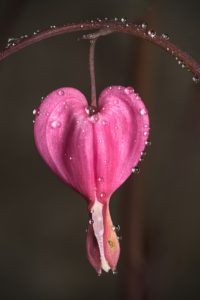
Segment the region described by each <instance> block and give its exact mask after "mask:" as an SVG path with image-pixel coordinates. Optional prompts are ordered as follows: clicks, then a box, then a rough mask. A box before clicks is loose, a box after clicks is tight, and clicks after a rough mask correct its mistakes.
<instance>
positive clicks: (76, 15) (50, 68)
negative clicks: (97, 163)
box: [0, 0, 200, 300]
mask: <svg viewBox="0 0 200 300" xmlns="http://www.w3.org/2000/svg"><path fill="white" fill-rule="evenodd" d="M199 11H200V4H199V1H167V0H166V1H159V0H157V1H153V0H152V1H150V0H149V1H147V0H146V1H145V0H143V1H142V0H129V1H128V0H126V1H125V0H124V1H118V0H110V1H108V0H107V1H104V0H101V1H95V0H93V1H90V0H85V1H81V0H79V1H78V0H73V1H64V0H61V1H60V0H58V1H52V0H49V1H47V0H46V1H31V0H29V1H28V0H27V1H25V0H23V1H22V0H21V1H20V0H18V1H17V0H12V1H11V0H9V1H8V0H7V1H6V0H1V1H0V41H1V45H2V47H3V45H4V43H5V42H6V40H7V38H8V37H12V36H20V35H22V34H30V33H32V32H33V31H34V30H36V29H41V28H45V27H47V26H49V25H54V24H62V23H67V22H72V21H79V20H84V19H91V18H95V17H100V18H101V17H111V18H112V17H116V16H122V17H123V16H127V17H128V18H129V19H130V20H132V21H137V20H143V19H144V20H147V21H148V22H149V24H150V27H153V28H155V29H156V30H158V32H167V33H169V35H170V38H171V40H172V41H174V42H175V43H176V44H177V45H179V46H180V47H181V48H183V49H185V50H187V51H188V52H189V53H190V54H191V55H193V56H194V58H196V59H197V60H198V61H200V39H199V36H200V17H199ZM78 37H80V35H79V34H66V35H64V36H60V37H55V38H52V39H49V40H46V41H43V42H40V43H39V44H37V45H33V46H31V47H29V48H27V49H24V50H22V51H21V52H19V53H17V54H15V55H13V56H11V57H9V58H7V59H6V60H5V61H3V62H1V64H0V99H1V109H0V128H1V130H0V158H1V159H0V171H1V172H0V182H1V185H0V299H2V300H14V299H21V300H25V299H26V300H46V299H48V300H64V299H69V300H71V299H72V300H81V299H95V300H100V299H110V300H111V299H113V300H142V299H148V300H179V299H180V300H186V299H187V300H188V299H192V300H193V299H194V300H196V299H200V271H199V269H200V235H199V228H200V218H199V216H200V94H199V91H200V88H199V87H197V86H195V85H194V84H193V83H192V80H191V74H189V73H188V72H187V71H185V70H182V69H181V67H180V66H178V65H177V62H176V61H175V60H174V59H173V58H172V57H169V56H167V55H166V54H165V53H164V52H163V51H162V50H161V49H158V48H156V47H155V46H153V45H150V44H148V43H147V42H143V41H141V40H137V39H134V38H130V37H128V36H124V35H122V34H113V35H112V36H108V37H105V38H102V39H101V40H99V41H98V46H97V52H96V76H97V90H98V93H99V92H100V91H101V90H102V89H103V88H104V87H106V86H108V85H111V84H113V85H114V84H120V85H133V86H134V87H135V89H136V90H137V91H138V92H139V93H140V95H141V96H142V98H143V99H144V101H145V103H146V105H147V106H148V109H149V113H150V118H151V141H152V146H151V147H150V148H149V149H148V151H147V156H146V158H145V161H144V162H143V163H142V164H141V166H140V167H141V173H140V174H139V175H134V176H131V177H130V178H129V179H128V181H127V182H126V183H125V184H124V185H123V187H121V188H120V189H119V191H118V192H117V193H115V195H113V198H112V201H111V212H112V216H113V220H114V223H116V224H118V223H119V224H120V225H121V233H120V234H121V235H122V236H123V240H122V241H121V245H122V253H121V258H120V261H119V266H118V271H119V273H118V275H117V276H113V275H112V274H108V275H107V274H104V275H103V276H102V277H100V278H99V277H97V276H96V274H95V272H94V271H93V269H92V268H91V267H90V265H89V263H88V262H87V259H86V255H85V229H86V227H87V222H88V219H87V213H86V204H85V202H84V201H83V199H82V198H81V197H80V196H79V195H77V194H76V193H75V192H74V191H72V190H71V189H70V188H68V187H66V186H65V185H64V184H63V183H62V182H60V181H59V180H58V179H57V178H56V177H55V176H54V174H53V173H51V172H50V171H49V169H48V168H47V167H46V165H45V164H44V163H43V161H42V160H41V159H40V157H39V155H38V153H37V151H36V149H35V147H34V141H33V132H32V119H33V116H32V110H33V109H34V108H35V107H37V105H38V104H39V103H40V99H41V97H42V96H45V95H46V94H48V93H49V92H50V91H52V90H53V89H55V88H58V87H61V86H73V87H76V88H79V89H80V90H81V91H82V92H84V93H85V94H86V96H87V97H89V94H90V92H89V74H88V63H87V62H88V42H86V41H77V38H78Z"/></svg>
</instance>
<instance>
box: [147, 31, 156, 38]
mask: <svg viewBox="0 0 200 300" xmlns="http://www.w3.org/2000/svg"><path fill="white" fill-rule="evenodd" d="M147 33H148V35H149V36H150V37H151V38H154V37H155V36H156V32H155V31H154V30H152V29H151V30H148V32H147Z"/></svg>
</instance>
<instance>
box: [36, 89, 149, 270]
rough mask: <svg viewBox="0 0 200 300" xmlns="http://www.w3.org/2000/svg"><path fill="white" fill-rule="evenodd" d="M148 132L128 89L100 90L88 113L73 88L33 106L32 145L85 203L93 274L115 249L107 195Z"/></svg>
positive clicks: (108, 263)
mask: <svg viewBox="0 0 200 300" xmlns="http://www.w3.org/2000/svg"><path fill="white" fill-rule="evenodd" d="M148 133H149V119H148V114H147V110H146V108H145V106H144V104H143V102H142V101H141V99H140V97H139V96H138V95H137V94H135V93H134V91H133V89H132V88H125V87H120V86H113V87H110V88H107V89H105V90H104V91H103V92H102V94H101V95H100V97H99V108H98V112H96V113H93V114H92V115H90V114H88V104H87V101H86V99H85V97H84V95H83V94H82V93H80V92H79V91H78V90H76V89H73V88H62V89H59V90H56V91H53V92H52V93H51V94H49V95H48V96H47V97H46V98H45V99H44V100H43V102H42V104H41V105H40V107H39V110H38V113H37V116H36V119H35V125H34V134H35V143H36V146H37V148H38V151H39V152H40V154H41V156H42V157H43V159H44V160H45V161H46V163H47V164H48V165H49V167H50V168H51V169H52V170H53V171H54V172H55V173H56V174H57V175H58V176H59V177H61V178H62V180H63V181H64V182H65V183H67V184H68V185H70V186H72V187H73V188H74V189H75V190H76V191H78V192H79V193H81V194H82V195H83V196H84V197H85V198H86V199H87V201H88V209H89V210H91V218H92V220H93V224H92V225H89V229H88V235H87V253H88V258H89V260H90V262H91V264H92V265H93V267H94V268H95V269H96V270H97V272H99V273H100V271H101V269H104V270H105V271H108V270H109V269H110V268H111V269H112V270H115V268H116V265H117V261H118V257H119V252H120V249H119V242H118V239H117V236H116V233H115V232H114V231H113V229H112V228H113V225H112V221H111V218H110V213H109V208H108V205H109V199H110V197H111V195H112V193H113V192H114V191H115V190H116V189H117V188H118V187H119V186H120V185H121V184H122V183H123V182H124V181H125V180H126V179H127V178H128V177H129V175H130V174H131V172H132V169H133V168H134V167H135V166H136V165H137V164H138V161H139V159H140V157H141V153H142V152H143V150H144V148H145V143H146V140H147V138H148Z"/></svg>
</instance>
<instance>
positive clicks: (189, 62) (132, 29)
mask: <svg viewBox="0 0 200 300" xmlns="http://www.w3.org/2000/svg"><path fill="white" fill-rule="evenodd" d="M94 29H107V30H110V31H111V32H113V31H114V32H121V33H127V34H130V35H134V36H136V37H140V38H143V39H144V40H147V41H149V42H151V43H153V44H155V45H157V46H159V47H161V48H163V49H164V50H165V51H166V52H167V53H169V54H171V55H172V56H174V57H176V59H177V60H179V61H181V62H182V63H183V64H184V66H185V67H186V68H187V69H189V70H190V71H191V72H192V73H193V75H194V76H196V77H195V78H196V79H197V78H200V65H199V64H198V63H197V62H196V61H195V60H194V59H193V58H192V57H191V56H190V55H188V54H187V53H186V52H184V51H182V50H181V49H179V48H178V47H177V46H176V45H175V44H173V43H172V42H170V41H169V40H168V39H167V38H166V36H165V35H163V34H162V35H158V34H156V33H155V32H154V31H152V30H150V29H148V27H147V26H146V25H145V26H144V24H134V23H127V22H125V20H124V19H121V21H115V20H113V21H107V20H106V21H102V20H96V21H90V22H89V21H88V22H82V23H76V24H75V23H74V24H66V25H63V26H57V27H56V26H50V28H49V29H46V30H43V31H40V32H35V34H32V35H31V36H28V37H26V36H24V37H22V38H19V39H16V40H15V41H14V42H13V43H11V44H10V45H9V46H8V47H7V48H5V49H3V50H2V51H1V52H0V61H2V60H3V59H5V58H6V57H8V56H9V55H11V54H13V53H15V52H17V51H19V50H21V49H23V48H26V47H27V46H29V45H32V44H35V43H37V42H39V41H41V40H44V39H47V38H50V37H53V36H56V35H60V34H64V33H69V32H77V31H86V30H94ZM107 34H108V33H107Z"/></svg>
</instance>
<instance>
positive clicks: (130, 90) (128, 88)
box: [124, 87, 134, 95]
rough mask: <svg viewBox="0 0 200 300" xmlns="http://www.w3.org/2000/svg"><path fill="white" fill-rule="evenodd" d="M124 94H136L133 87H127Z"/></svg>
mask: <svg viewBox="0 0 200 300" xmlns="http://www.w3.org/2000/svg"><path fill="white" fill-rule="evenodd" d="M124 93H125V94H127V95H129V94H133V93H134V89H133V88H132V87H126V88H125V89H124Z"/></svg>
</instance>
